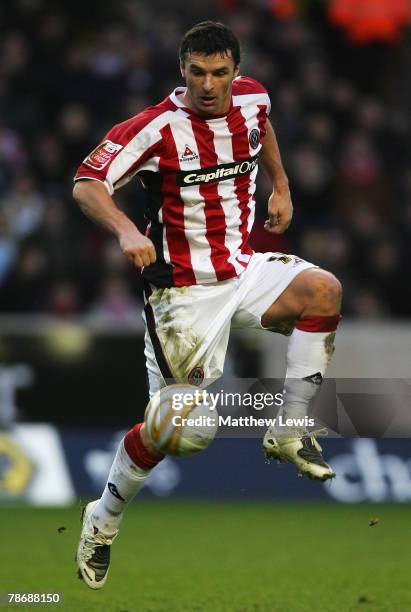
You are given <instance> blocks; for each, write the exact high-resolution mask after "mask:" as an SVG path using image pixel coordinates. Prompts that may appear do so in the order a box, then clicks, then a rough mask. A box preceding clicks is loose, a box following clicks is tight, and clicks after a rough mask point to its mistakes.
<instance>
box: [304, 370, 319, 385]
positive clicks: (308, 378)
mask: <svg viewBox="0 0 411 612" xmlns="http://www.w3.org/2000/svg"><path fill="white" fill-rule="evenodd" d="M303 380H306V381H307V382H310V383H313V385H321V383H322V381H323V377H322V375H321V372H317V373H316V374H311V376H305V377H304V378H303Z"/></svg>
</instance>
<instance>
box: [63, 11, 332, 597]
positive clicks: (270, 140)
mask: <svg viewBox="0 0 411 612" xmlns="http://www.w3.org/2000/svg"><path fill="white" fill-rule="evenodd" d="M239 65H240V48H239V43H238V41H237V39H236V38H235V36H234V34H233V33H232V31H231V30H230V29H228V28H227V27H226V26H224V25H223V24H221V23H215V22H209V21H207V22H203V23H200V24H197V25H196V26H194V27H193V28H192V29H191V30H189V31H188V32H187V33H186V34H185V35H184V36H183V38H182V41H181V46H180V66H181V74H182V77H183V79H184V81H185V87H177V88H176V89H175V90H174V91H173V92H172V93H171V94H170V95H169V96H168V97H167V98H166V99H165V100H163V101H162V102H160V103H159V104H157V105H155V106H151V107H149V108H147V109H146V110H144V111H143V112H141V113H139V114H138V115H136V116H135V117H132V118H131V119H128V120H127V121H124V122H123V123H120V124H118V125H116V126H114V127H113V128H112V129H111V130H110V131H109V132H108V133H107V134H106V136H105V137H104V138H103V140H102V142H101V143H100V144H99V145H98V146H97V147H96V148H95V149H94V151H92V152H91V153H90V155H89V156H88V157H87V158H86V159H85V160H84V162H83V163H82V164H81V166H80V168H79V169H78V172H77V175H76V177H75V187H74V192H73V193H74V198H75V200H76V201H77V202H78V204H79V205H80V207H81V209H82V210H83V212H84V213H85V214H86V215H87V216H88V217H90V218H91V219H92V220H93V221H95V222H96V223H98V224H100V225H101V226H103V227H104V228H106V229H108V230H109V231H111V232H112V233H114V235H115V236H116V237H117V238H118V241H119V245H120V248H121V249H122V251H123V253H124V254H125V255H126V256H127V257H128V259H129V260H130V261H131V262H132V263H133V264H134V265H135V267H136V268H138V269H141V268H142V269H143V272H142V274H143V277H144V281H145V284H146V296H145V297H146V301H145V307H144V320H145V323H146V335H145V347H146V348H145V355H146V360H147V370H148V377H149V384H150V393H151V394H153V393H154V392H156V391H157V390H158V389H160V388H162V387H164V386H165V385H166V381H168V380H174V381H178V382H181V383H187V382H189V383H194V384H196V385H201V384H202V382H203V380H204V379H214V380H215V379H216V378H218V376H220V375H221V373H222V371H223V365H224V359H225V354H226V349H227V343H228V338H229V332H230V325H231V324H232V323H233V324H235V325H236V326H241V327H255V328H258V329H268V330H271V331H278V325H279V324H281V326H282V328H284V325H285V326H286V327H287V326H288V328H289V332H290V334H291V335H290V340H289V347H288V353H287V371H286V380H285V389H286V391H287V393H286V401H285V405H284V409H283V412H284V414H285V415H286V416H287V417H290V416H291V417H302V416H305V414H306V411H307V407H308V404H309V402H310V401H311V400H312V399H313V398H314V396H315V395H316V394H317V392H318V390H319V389H320V384H321V381H322V379H323V376H324V373H325V370H326V367H327V364H328V362H329V360H330V357H331V355H332V352H333V341H334V335H335V331H336V328H337V324H338V322H339V319H340V314H339V312H340V301H341V285H340V283H339V281H338V280H337V279H336V278H335V277H334V276H333V275H332V274H331V273H329V272H326V271H324V270H321V269H319V268H318V267H316V266H315V265H314V264H311V263H309V262H306V261H304V260H302V259H300V258H298V257H296V256H294V255H283V254H281V253H254V252H253V250H252V249H251V248H250V246H249V245H248V238H249V235H250V231H251V228H252V225H253V220H254V205H255V201H254V191H255V180H256V176H257V171H258V165H259V164H261V165H262V166H263V168H264V170H265V171H266V172H267V173H268V175H269V177H270V179H271V181H272V184H273V191H272V194H271V196H270V198H269V200H268V220H267V221H266V223H265V229H266V230H267V231H268V232H270V233H273V234H281V233H282V232H284V231H285V230H286V229H287V228H288V226H289V225H290V222H291V217H292V211H293V207H292V203H291V197H290V191H289V186H288V180H287V176H286V174H285V172H284V169H283V167H282V163H281V158H280V154H279V150H278V146H277V141H276V137H275V134H274V130H273V127H272V125H271V123H270V121H269V119H268V114H269V112H270V99H269V96H268V94H267V91H266V89H265V88H264V87H263V86H262V85H260V83H258V82H257V81H255V80H254V79H252V78H249V77H245V76H239ZM134 176H136V177H137V178H138V179H139V180H140V181H141V182H142V184H143V185H144V187H145V188H146V190H147V193H148V197H149V204H148V209H147V211H146V215H147V217H148V219H149V226H148V231H147V235H145V236H144V235H143V234H141V233H140V232H139V230H138V229H137V228H136V226H135V225H134V223H133V222H132V221H131V220H130V219H129V218H128V217H127V216H126V215H125V214H124V213H123V212H122V211H120V210H119V208H118V207H117V206H116V204H115V202H114V200H113V198H112V195H113V193H114V191H115V190H117V189H119V188H120V187H121V186H122V185H124V184H125V183H127V182H128V181H130V180H131V179H132V178H133V177H134ZM263 445H264V449H265V452H266V454H267V455H268V456H272V457H275V458H277V459H279V460H285V459H286V460H289V461H292V462H293V463H294V464H295V465H296V466H297V469H298V470H299V471H300V472H301V473H304V474H306V475H308V476H309V477H311V478H316V479H320V480H325V479H327V478H332V477H333V476H334V475H335V474H334V472H333V471H332V469H331V468H330V466H329V465H327V463H326V462H325V461H324V459H323V457H322V455H321V447H320V446H319V444H318V442H317V440H316V439H315V436H314V435H313V434H312V433H308V432H302V431H298V430H297V431H296V430H293V431H289V432H288V433H286V434H285V435H283V436H278V435H277V433H276V432H273V431H268V432H267V434H266V436H265V438H264V442H263ZM162 458H163V457H162V456H160V455H159V454H158V453H157V452H156V451H155V450H154V449H153V448H152V447H151V446H150V443H149V441H148V439H147V433H146V431H145V427H144V425H142V424H141V423H139V424H137V425H135V427H133V428H132V429H131V430H130V431H129V432H128V433H127V434H126V436H125V437H124V439H123V440H122V441H121V443H120V445H119V448H118V451H117V454H116V457H115V459H114V462H113V465H112V467H111V470H110V473H109V477H108V481H107V486H106V487H105V489H104V491H103V494H102V497H101V499H99V500H97V501H94V502H91V503H89V504H88V505H87V507H86V509H85V512H84V516H83V530H82V534H81V539H80V544H79V547H78V552H77V564H78V568H79V576H80V577H81V578H83V580H84V581H85V582H86V583H87V585H88V586H89V587H91V588H93V589H98V588H101V587H102V586H103V585H104V583H105V581H106V578H107V571H108V567H109V561H110V546H111V544H112V542H113V539H114V538H115V537H116V535H117V532H118V529H119V524H120V521H121V519H122V516H123V511H124V509H125V507H126V505H127V504H128V503H129V502H130V501H131V500H132V499H133V497H134V496H135V495H136V493H137V492H138V491H139V489H140V488H141V487H142V485H143V483H144V481H145V480H146V478H147V477H148V475H149V474H150V471H151V470H152V469H153V468H154V467H155V466H156V465H157V463H159V462H160V461H161V460H162Z"/></svg>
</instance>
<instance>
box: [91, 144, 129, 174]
mask: <svg viewBox="0 0 411 612" xmlns="http://www.w3.org/2000/svg"><path fill="white" fill-rule="evenodd" d="M122 148H123V145H120V144H116V143H115V142H111V140H105V141H104V142H102V143H101V144H99V145H98V146H97V147H96V148H95V149H94V151H92V152H91V153H90V155H89V156H88V157H86V159H85V160H84V163H85V164H86V166H89V167H90V168H93V170H102V169H103V168H104V166H106V165H107V164H108V163H109V161H111V160H112V159H113V158H114V157H115V156H116V155H117V153H118V152H119V151H121V149H122Z"/></svg>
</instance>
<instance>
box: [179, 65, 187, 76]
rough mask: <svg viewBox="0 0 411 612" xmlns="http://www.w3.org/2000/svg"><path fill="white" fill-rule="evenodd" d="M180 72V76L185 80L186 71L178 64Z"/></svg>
mask: <svg viewBox="0 0 411 612" xmlns="http://www.w3.org/2000/svg"><path fill="white" fill-rule="evenodd" d="M180 72H181V76H182V77H183V79H184V80H186V69H185V68H184V64H182V63H181V62H180Z"/></svg>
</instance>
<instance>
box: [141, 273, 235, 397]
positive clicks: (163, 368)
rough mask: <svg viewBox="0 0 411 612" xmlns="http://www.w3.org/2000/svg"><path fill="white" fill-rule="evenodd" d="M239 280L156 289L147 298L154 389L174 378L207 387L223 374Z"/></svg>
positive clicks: (149, 367) (148, 354) (148, 350)
mask: <svg viewBox="0 0 411 612" xmlns="http://www.w3.org/2000/svg"><path fill="white" fill-rule="evenodd" d="M234 300H235V283H233V282H228V281H225V282H223V283H218V284H213V285H193V286H191V287H171V288H168V289H153V290H152V291H151V293H150V295H147V296H146V305H145V308H144V319H145V322H146V329H147V331H146V337H145V341H146V350H145V354H146V360H147V370H148V374H149V383H150V393H154V392H155V391H157V390H158V389H159V388H161V387H163V386H164V385H166V384H170V383H172V382H185V383H191V384H195V385H198V386H206V385H207V384H208V383H209V382H211V380H215V379H216V378H218V377H219V376H221V374H222V371H223V366H224V360H225V355H226V350H227V344H228V339H229V333H230V321H231V317H232V313H233V311H234V310H235V304H234Z"/></svg>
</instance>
